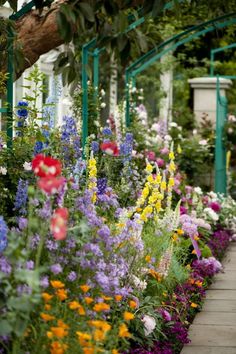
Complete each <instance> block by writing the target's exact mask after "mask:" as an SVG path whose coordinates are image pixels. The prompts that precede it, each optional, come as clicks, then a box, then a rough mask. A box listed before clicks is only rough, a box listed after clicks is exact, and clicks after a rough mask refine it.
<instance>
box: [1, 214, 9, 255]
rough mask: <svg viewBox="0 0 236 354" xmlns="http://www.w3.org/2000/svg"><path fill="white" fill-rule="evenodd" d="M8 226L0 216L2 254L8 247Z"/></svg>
mask: <svg viewBox="0 0 236 354" xmlns="http://www.w3.org/2000/svg"><path fill="white" fill-rule="evenodd" d="M7 231H8V228H7V224H6V223H5V221H4V219H3V217H2V216H0V252H2V251H4V250H5V248H6V247H7Z"/></svg>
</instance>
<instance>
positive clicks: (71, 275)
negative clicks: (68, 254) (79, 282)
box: [67, 271, 77, 282]
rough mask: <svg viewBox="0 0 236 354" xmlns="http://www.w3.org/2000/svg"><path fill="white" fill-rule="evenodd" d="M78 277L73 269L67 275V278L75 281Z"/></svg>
mask: <svg viewBox="0 0 236 354" xmlns="http://www.w3.org/2000/svg"><path fill="white" fill-rule="evenodd" d="M76 279H77V274H76V272H74V271H71V272H70V273H69V274H68V275H67V280H69V281H71V282H73V281H75V280H76Z"/></svg>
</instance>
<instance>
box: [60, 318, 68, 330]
mask: <svg viewBox="0 0 236 354" xmlns="http://www.w3.org/2000/svg"><path fill="white" fill-rule="evenodd" d="M57 324H58V326H60V327H62V328H65V329H68V328H69V326H68V325H67V324H66V323H65V322H63V321H62V320H58V321H57Z"/></svg>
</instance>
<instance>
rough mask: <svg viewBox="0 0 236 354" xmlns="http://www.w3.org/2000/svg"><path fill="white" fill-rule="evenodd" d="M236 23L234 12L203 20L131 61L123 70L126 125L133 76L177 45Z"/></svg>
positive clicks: (127, 123) (128, 124) (127, 122)
mask: <svg viewBox="0 0 236 354" xmlns="http://www.w3.org/2000/svg"><path fill="white" fill-rule="evenodd" d="M233 24H236V12H233V13H230V14H226V15H223V16H219V17H216V18H214V19H212V20H210V21H206V22H203V23H201V24H199V25H196V26H191V27H190V28H189V29H187V30H185V31H183V32H181V33H179V34H177V35H174V36H172V37H170V38H169V39H167V40H166V41H164V42H163V43H161V44H160V45H158V46H157V47H155V48H153V49H152V50H150V51H149V52H148V53H146V54H144V55H143V56H141V57H140V58H139V59H137V60H136V61H135V62H133V63H132V64H131V65H130V66H129V67H128V68H127V69H126V71H125V83H126V126H127V127H129V126H130V123H131V122H130V92H129V84H130V82H131V83H134V82H135V77H136V75H138V74H139V73H141V72H142V71H144V70H145V69H147V68H148V67H149V66H150V65H152V64H153V63H154V62H156V61H157V60H159V59H160V58H161V57H163V56H164V55H166V54H168V53H170V52H172V51H174V50H175V49H177V48H178V47H179V46H181V45H183V44H186V43H189V42H191V41H192V40H193V39H196V38H199V37H200V36H203V35H205V34H206V33H208V32H212V31H214V30H215V29H220V28H224V27H227V26H231V25H233Z"/></svg>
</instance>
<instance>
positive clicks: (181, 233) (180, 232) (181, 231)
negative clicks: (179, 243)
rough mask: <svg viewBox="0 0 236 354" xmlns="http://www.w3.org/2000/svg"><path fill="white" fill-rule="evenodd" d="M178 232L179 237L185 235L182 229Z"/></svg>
mask: <svg viewBox="0 0 236 354" xmlns="http://www.w3.org/2000/svg"><path fill="white" fill-rule="evenodd" d="M176 231H177V234H178V235H183V234H184V231H183V230H182V229H177V230H176Z"/></svg>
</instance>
